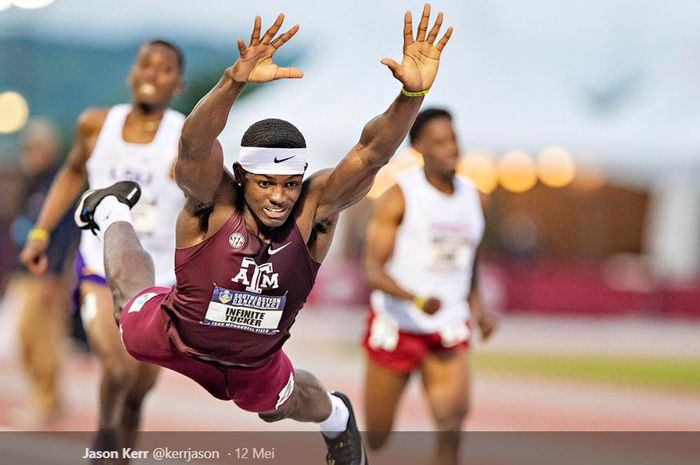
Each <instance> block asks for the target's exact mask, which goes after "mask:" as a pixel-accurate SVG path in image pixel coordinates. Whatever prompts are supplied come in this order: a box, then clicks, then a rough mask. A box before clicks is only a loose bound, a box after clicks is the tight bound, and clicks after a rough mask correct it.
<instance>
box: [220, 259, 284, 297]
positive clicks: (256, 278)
mask: <svg viewBox="0 0 700 465" xmlns="http://www.w3.org/2000/svg"><path fill="white" fill-rule="evenodd" d="M231 281H233V282H236V283H240V284H243V285H244V286H246V288H245V290H246V291H250V292H256V293H258V294H260V293H261V292H262V291H264V290H265V289H277V288H278V287H280V285H279V273H275V272H274V270H273V269H272V263H263V264H262V265H258V264H257V263H255V260H253V259H252V258H248V257H245V258H244V259H243V261H242V262H241V269H240V270H239V271H238V274H237V275H236V276H235V277H234V278H232V279H231Z"/></svg>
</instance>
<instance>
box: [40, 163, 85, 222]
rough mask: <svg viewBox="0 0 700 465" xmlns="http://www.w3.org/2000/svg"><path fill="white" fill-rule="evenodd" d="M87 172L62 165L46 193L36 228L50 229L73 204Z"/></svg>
mask: <svg viewBox="0 0 700 465" xmlns="http://www.w3.org/2000/svg"><path fill="white" fill-rule="evenodd" d="M86 180H87V173H86V172H85V171H81V170H79V169H75V168H73V167H71V166H64V167H63V168H61V170H60V171H59V172H58V174H57V175H56V177H55V178H54V180H53V183H52V184H51V188H50V189H49V193H48V194H47V195H46V199H45V200H44V204H43V205H42V207H41V212H40V213H39V217H38V219H37V221H36V224H35V225H34V226H35V227H36V228H40V229H45V230H46V231H49V232H50V231H52V230H53V229H54V228H55V227H56V225H57V224H58V222H59V221H61V218H63V216H64V215H65V214H66V212H67V211H68V209H69V208H71V207H72V206H73V205H74V204H75V201H76V199H77V198H78V196H79V195H80V193H81V192H82V191H83V189H84V187H85V182H86Z"/></svg>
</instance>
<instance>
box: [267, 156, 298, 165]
mask: <svg viewBox="0 0 700 465" xmlns="http://www.w3.org/2000/svg"><path fill="white" fill-rule="evenodd" d="M294 157H296V155H292V156H291V157H287V158H280V159H277V157H275V159H274V160H273V161H274V162H275V163H282V162H283V161H287V160H291V159H292V158H294Z"/></svg>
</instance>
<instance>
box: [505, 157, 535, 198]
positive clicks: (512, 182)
mask: <svg viewBox="0 0 700 465" xmlns="http://www.w3.org/2000/svg"><path fill="white" fill-rule="evenodd" d="M498 180H499V182H500V183H501V186H502V187H503V188H504V189H506V190H508V191H511V192H525V191H527V190H529V189H531V188H532V187H533V186H534V185H535V184H536V183H537V174H536V169H535V162H534V161H533V160H532V158H531V157H530V155H528V154H527V152H524V151H522V150H512V151H510V152H508V153H506V154H505V155H504V156H503V158H501V159H500V160H499V161H498Z"/></svg>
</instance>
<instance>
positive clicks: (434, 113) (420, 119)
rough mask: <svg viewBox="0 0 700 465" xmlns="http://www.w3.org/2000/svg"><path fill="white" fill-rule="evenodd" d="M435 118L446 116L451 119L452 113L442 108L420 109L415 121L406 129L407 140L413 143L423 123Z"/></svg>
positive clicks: (423, 125) (418, 135) (421, 129)
mask: <svg viewBox="0 0 700 465" xmlns="http://www.w3.org/2000/svg"><path fill="white" fill-rule="evenodd" d="M436 118H447V119H449V120H450V121H452V114H451V113H450V112H449V111H447V110H445V109H444V108H426V109H425V110H423V111H421V112H420V113H418V116H416V121H415V122H414V123H413V126H412V127H411V130H410V131H408V141H409V142H410V143H413V142H414V141H415V140H416V139H418V137H420V133H421V132H422V131H423V128H424V127H425V125H426V124H428V123H429V122H430V121H432V120H434V119H436Z"/></svg>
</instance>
